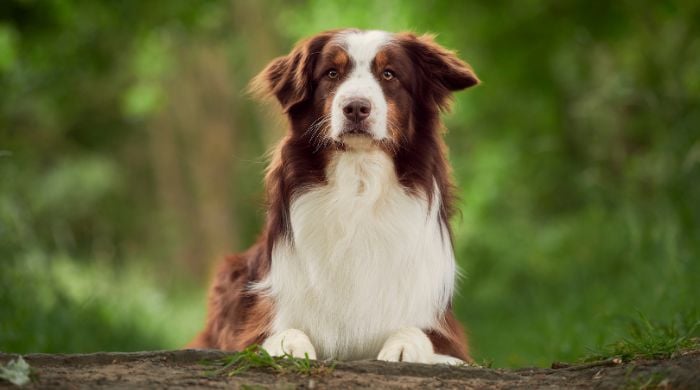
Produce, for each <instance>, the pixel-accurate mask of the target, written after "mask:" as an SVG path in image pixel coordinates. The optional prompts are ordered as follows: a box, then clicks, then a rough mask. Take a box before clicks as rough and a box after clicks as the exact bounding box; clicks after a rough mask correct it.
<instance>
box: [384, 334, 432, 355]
mask: <svg viewBox="0 0 700 390" xmlns="http://www.w3.org/2000/svg"><path fill="white" fill-rule="evenodd" d="M433 355H434V353H433V344H432V343H431V342H430V339H429V338H428V336H427V335H426V334H425V333H423V331H422V330H420V329H418V328H403V329H399V331H397V332H396V333H394V334H393V335H391V336H390V337H389V338H388V339H387V340H386V342H385V343H384V346H382V350H381V351H379V356H377V359H378V360H385V361H387V362H413V363H431V362H432V359H433Z"/></svg>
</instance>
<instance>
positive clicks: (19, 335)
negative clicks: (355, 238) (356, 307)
mask: <svg viewBox="0 0 700 390" xmlns="http://www.w3.org/2000/svg"><path fill="white" fill-rule="evenodd" d="M565 3H566V4H564V3H563V2H559V1H543V0H529V1H518V2H501V1H496V2H494V1H469V2H468V1H457V0H455V1H390V0H386V1H377V2H369V1H351V2H345V1H343V2H335V1H326V0H317V1H282V0H277V1H252V0H251V1H236V2H227V1H190V0H172V1H159V2H156V1H147V2H144V1H135V0H127V1H118V2H111V1H104V2H98V1H69V0H65V1H59V0H55V1H53V0H51V1H49V0H47V1H32V0H22V1H20V0H6V1H3V2H2V4H0V350H1V351H6V352H86V351H98V350H115V351H116V350H119V351H135V350H145V349H164V348H178V347H181V346H183V345H184V344H185V343H186V342H187V341H188V340H189V339H190V338H191V337H193V336H194V334H195V332H196V331H197V330H198V329H200V328H201V326H202V324H203V321H204V313H205V296H206V290H205V289H206V284H207V280H208V277H209V275H210V273H211V271H212V266H213V264H214V263H215V261H216V260H217V258H220V257H221V255H222V254H225V253H229V252H233V251H239V250H241V249H244V248H245V247H247V246H248V245H249V244H251V243H252V242H253V240H254V238H255V236H256V234H257V232H258V230H259V227H260V224H261V222H262V219H263V216H264V213H263V210H262V208H261V205H262V198H261V195H262V187H261V184H262V172H263V169H264V167H265V161H266V160H265V157H264V154H265V152H266V151H267V150H268V149H269V148H270V147H271V146H272V145H273V144H274V143H275V142H276V141H277V140H278V139H279V138H280V136H281V135H282V134H283V130H284V124H283V123H284V122H283V121H282V119H281V117H280V116H279V112H278V110H277V108H276V107H273V106H263V105H261V104H259V103H257V102H255V101H252V100H251V99H250V98H249V97H247V96H246V95H245V93H244V90H245V87H246V83H247V82H248V80H249V79H250V78H251V77H252V76H253V75H254V74H255V73H256V72H257V71H259V70H260V69H262V67H263V66H264V65H265V64H266V63H267V62H268V61H270V60H271V59H272V58H274V57H276V56H279V55H282V54H286V52H287V51H288V50H289V49H290V48H291V46H292V45H293V43H294V42H295V41H297V40H298V39H300V38H302V37H304V36H307V35H310V34H313V33H316V32H318V31H320V30H324V29H328V28H337V27H349V26H354V27H360V28H379V29H386V30H392V31H399V30H413V31H416V32H432V33H436V34H438V37H437V40H438V42H440V43H441V44H443V45H445V46H447V47H449V48H453V49H456V50H457V51H458V52H459V53H460V55H461V57H462V58H464V59H465V60H467V61H468V62H470V63H471V64H472V65H473V66H474V69H475V70H476V72H477V74H478V75H479V76H480V77H481V79H482V80H483V84H482V85H481V86H479V87H477V88H474V89H470V90H467V91H465V92H463V93H460V94H458V95H457V97H456V100H455V104H454V106H453V109H452V112H451V113H448V114H446V115H445V116H444V119H445V122H446V124H447V127H448V128H449V134H448V135H447V141H448V144H449V146H450V160H451V162H452V164H453V167H454V173H455V176H456V180H457V183H458V185H459V189H460V192H459V194H460V197H461V200H460V203H459V209H460V211H461V213H460V215H459V216H458V217H456V218H455V219H454V220H453V226H454V233H455V234H454V242H455V245H456V254H457V259H458V261H459V263H460V265H461V268H462V269H463V271H464V278H463V279H462V280H461V282H460V288H459V294H458V295H457V297H456V299H455V302H454V306H455V310H456V312H457V315H458V317H459V318H460V319H461V320H462V321H463V323H464V324H465V325H466V326H467V328H468V329H469V335H470V339H471V344H472V349H473V353H474V355H475V357H476V358H477V360H479V361H482V362H483V361H493V363H494V365H495V366H499V367H503V366H524V365H546V364H548V363H549V362H551V361H554V360H575V359H577V358H580V357H582V356H584V355H586V354H587V353H588V351H589V349H590V348H597V347H599V346H602V345H605V344H607V343H610V342H613V341H615V340H618V339H620V338H621V337H624V336H625V334H626V333H625V332H626V331H627V326H628V324H629V322H630V321H634V319H635V318H638V316H640V315H643V316H646V317H647V318H649V319H650V320H651V321H659V322H663V323H675V322H683V321H687V320H688V318H691V319H693V318H698V310H699V308H700V304H699V303H698V297H699V296H700V294H699V293H698V289H699V287H698V286H700V258H699V257H700V23H698V21H699V20H700V3H698V2H697V1H657V2H649V3H647V4H646V5H644V6H642V5H641V3H639V2H636V1H618V2H590V1H571V2H565ZM426 260H429V259H426Z"/></svg>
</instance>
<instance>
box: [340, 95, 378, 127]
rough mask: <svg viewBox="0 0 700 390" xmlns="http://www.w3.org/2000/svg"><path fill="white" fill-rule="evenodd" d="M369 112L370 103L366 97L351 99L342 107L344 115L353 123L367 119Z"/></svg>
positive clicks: (370, 110)
mask: <svg viewBox="0 0 700 390" xmlns="http://www.w3.org/2000/svg"><path fill="white" fill-rule="evenodd" d="M370 112H372V104H370V102H369V100H367V99H353V100H351V101H350V102H348V103H347V104H346V105H345V107H343V114H345V117H346V118H348V120H350V121H353V122H355V123H358V122H361V121H363V120H365V119H367V117H368V116H369V113H370Z"/></svg>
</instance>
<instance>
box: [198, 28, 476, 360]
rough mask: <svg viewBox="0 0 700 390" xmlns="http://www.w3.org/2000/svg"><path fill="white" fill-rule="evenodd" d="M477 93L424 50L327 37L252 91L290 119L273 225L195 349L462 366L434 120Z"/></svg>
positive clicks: (447, 192) (219, 290)
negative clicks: (454, 100) (455, 98)
mask: <svg viewBox="0 0 700 390" xmlns="http://www.w3.org/2000/svg"><path fill="white" fill-rule="evenodd" d="M478 83H479V79H478V78H477V77H476V75H475V74H474V71H473V70H472V68H471V67H470V66H469V65H468V64H466V63H465V62H463V61H461V60H460V59H459V58H457V56H456V55H455V53H453V52H451V51H449V50H446V49H445V48H443V47H441V46H439V45H438V44H437V43H435V41H434V39H433V38H432V37H431V36H427V35H423V36H416V35H414V34H411V33H397V34H394V33H388V32H384V31H360V30H352V29H348V30H335V31H327V32H323V33H320V34H318V35H315V36H313V37H311V38H309V39H306V40H304V41H302V42H300V43H298V44H297V45H296V47H294V49H293V50H292V52H291V53H289V54H288V55H286V56H283V57H279V58H277V59H275V60H273V61H272V62H271V63H270V64H269V65H268V66H267V67H266V68H265V69H264V70H263V71H262V72H261V73H260V74H259V75H258V76H257V77H256V78H255V80H254V81H253V83H252V85H253V88H254V89H256V90H257V91H259V92H261V93H263V94H265V95H269V96H274V98H276V99H277V101H279V103H280V105H281V106H282V109H283V110H284V113H285V114H286V116H287V118H288V119H289V130H288V132H287V133H286V136H285V137H284V139H282V141H281V142H280V144H279V146H278V148H277V149H276V153H275V155H274V157H273V159H272V162H271V164H270V166H269V168H268V170H267V175H266V177H265V188H266V199H267V218H266V222H265V225H264V229H263V232H262V234H261V235H260V238H259V239H258V240H257V242H256V243H255V245H253V246H252V247H251V248H250V249H248V250H247V251H246V252H244V253H241V254H236V255H232V256H230V257H228V258H226V259H225V260H224V262H223V264H221V266H220V268H219V269H218V271H217V273H216V276H215V278H214V281H213V285H212V287H211V291H210V295H209V309H208V310H209V312H208V316H207V322H206V326H205V329H204V330H203V331H202V332H201V333H200V334H199V335H198V336H197V337H196V338H195V339H194V340H193V341H192V342H191V343H190V345H189V346H190V347H192V348H217V349H224V350H241V349H243V348H245V347H247V346H249V345H251V344H256V343H257V344H261V345H262V346H263V348H265V349H266V350H267V351H268V352H269V353H270V354H272V355H284V354H290V355H293V356H299V357H303V356H308V357H310V358H312V359H317V358H318V359H327V358H333V359H339V360H355V359H379V360H386V361H405V362H420V363H460V362H462V361H469V360H470V357H469V354H468V351H467V342H466V337H465V335H464V332H463V330H462V328H461V326H460V324H459V323H458V322H457V320H456V319H455V317H454V315H453V312H452V308H451V300H452V294H453V292H454V289H455V278H456V276H457V267H456V264H455V257H454V252H453V247H452V237H451V231H450V226H449V219H450V216H451V215H452V213H453V203H454V202H453V193H454V188H453V184H452V179H451V173H450V167H449V164H448V161H447V156H446V147H445V143H444V141H443V138H442V133H443V127H442V123H441V120H440V113H441V111H443V110H445V109H447V108H448V105H449V102H450V96H451V94H452V92H454V91H459V90H462V89H465V88H469V87H471V86H474V85H476V84H478Z"/></svg>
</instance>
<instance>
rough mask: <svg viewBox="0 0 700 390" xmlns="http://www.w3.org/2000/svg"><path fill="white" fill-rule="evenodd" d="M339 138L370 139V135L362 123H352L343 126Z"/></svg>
mask: <svg viewBox="0 0 700 390" xmlns="http://www.w3.org/2000/svg"><path fill="white" fill-rule="evenodd" d="M340 136H341V138H346V137H348V136H361V137H370V138H371V137H372V133H371V132H370V131H369V128H368V126H367V125H366V124H364V123H352V124H348V125H346V126H345V128H344V129H343V131H342V132H341V133H340Z"/></svg>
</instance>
